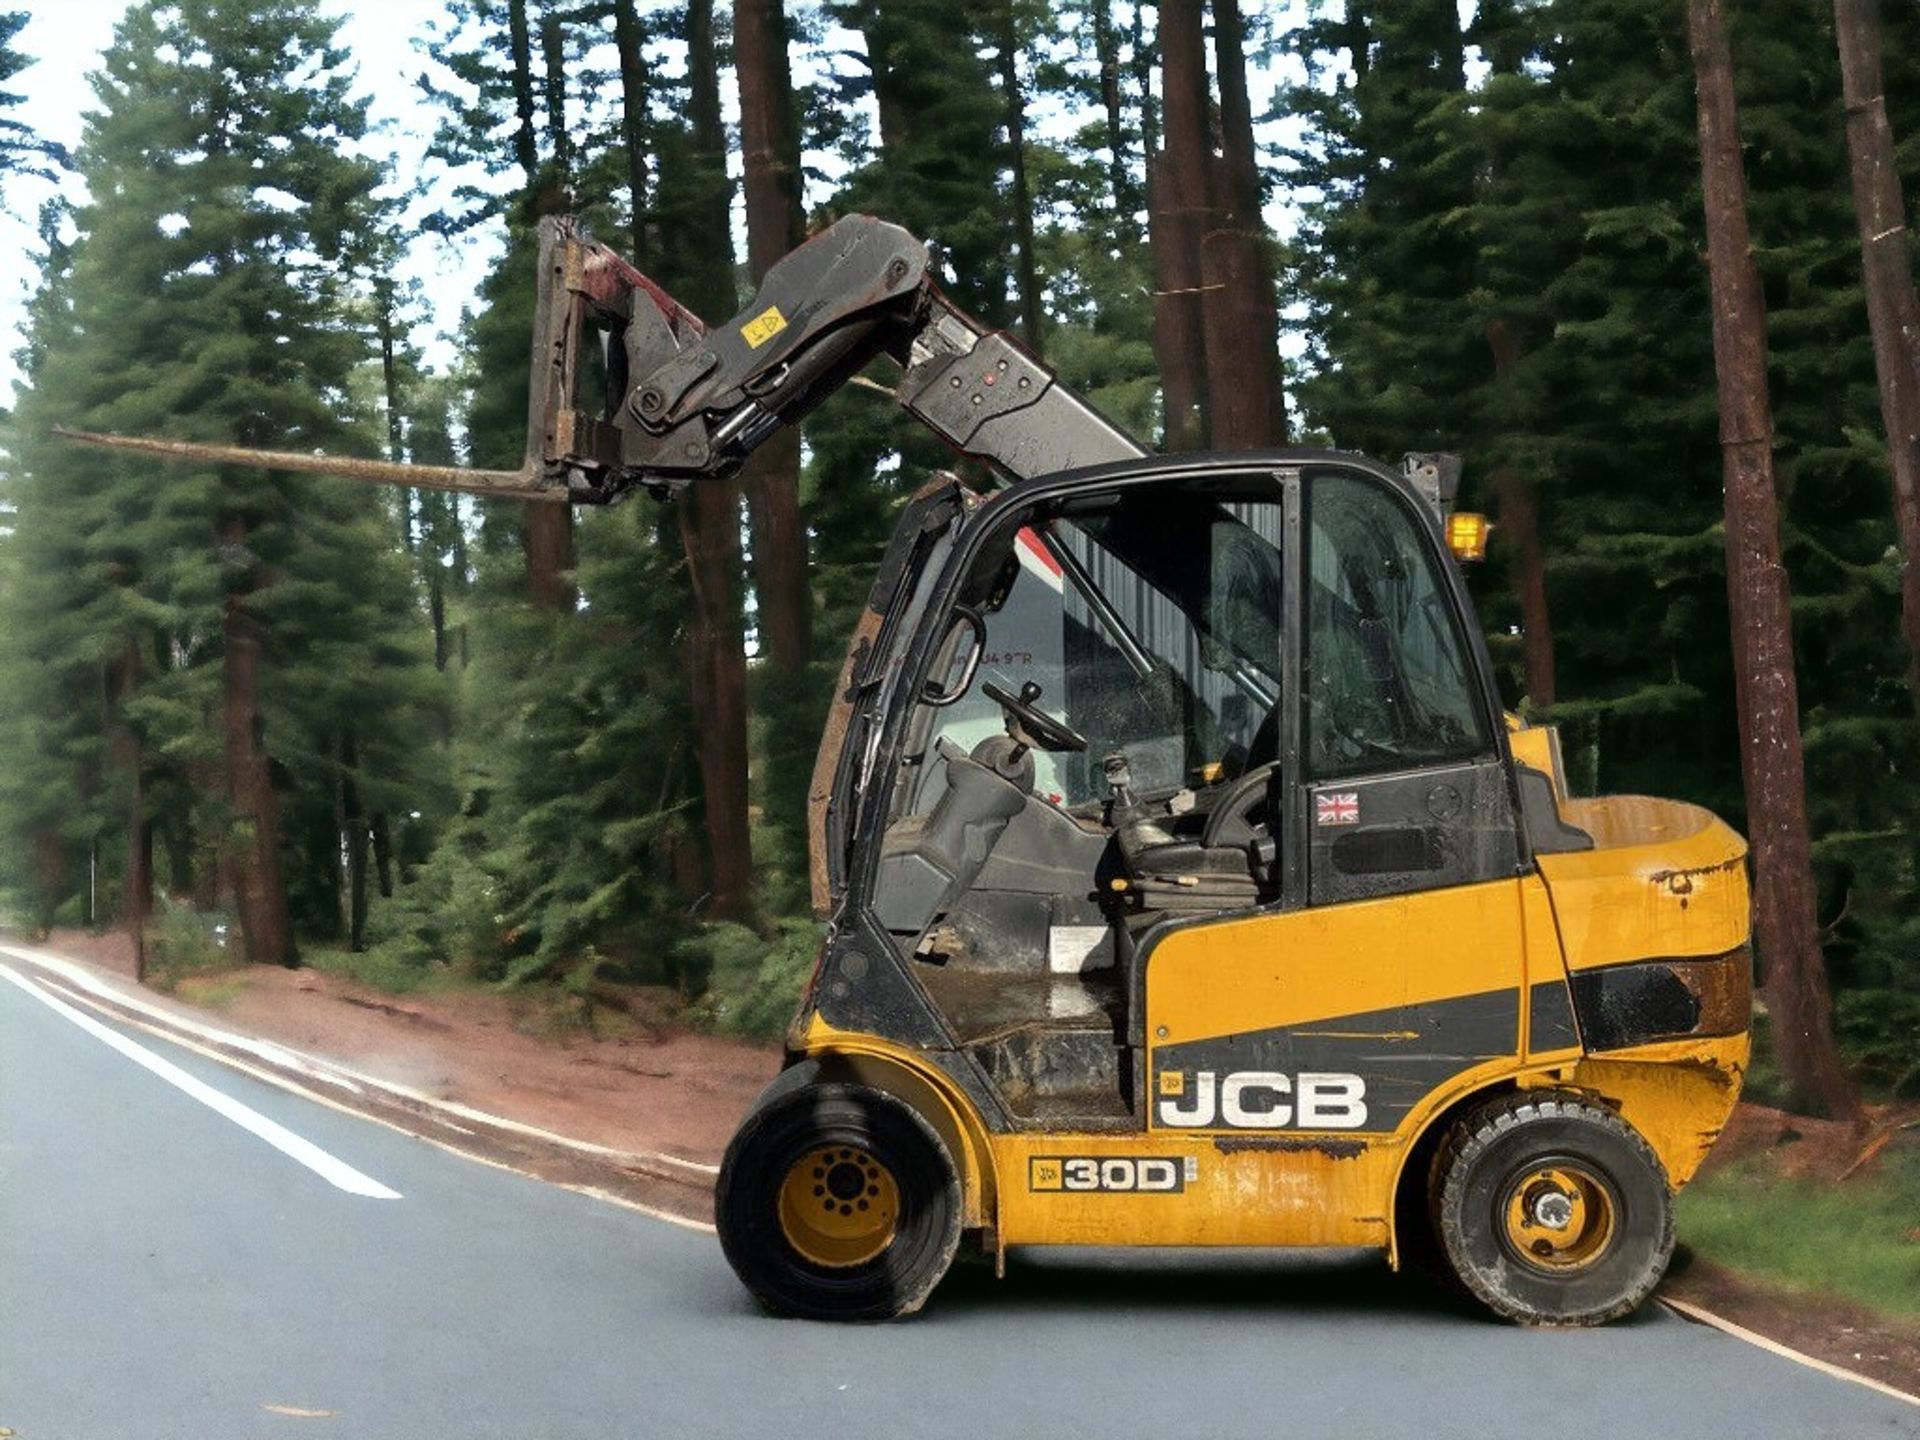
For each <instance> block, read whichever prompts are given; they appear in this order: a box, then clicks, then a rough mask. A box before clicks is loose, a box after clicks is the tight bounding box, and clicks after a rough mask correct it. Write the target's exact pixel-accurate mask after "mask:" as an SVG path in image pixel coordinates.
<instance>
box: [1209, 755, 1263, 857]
mask: <svg viewBox="0 0 1920 1440" xmlns="http://www.w3.org/2000/svg"><path fill="white" fill-rule="evenodd" d="M1279 768H1280V762H1279V761H1278V760H1270V761H1268V762H1267V763H1266V764H1265V765H1256V766H1254V767H1253V769H1251V770H1249V771H1247V773H1246V774H1244V775H1242V776H1241V777H1240V778H1239V779H1238V780H1236V781H1234V782H1233V784H1231V785H1230V786H1228V787H1227V793H1226V794H1224V795H1222V796H1221V797H1220V799H1219V801H1218V803H1216V804H1215V805H1214V807H1213V811H1212V813H1211V814H1209V815H1208V816H1207V828H1206V830H1205V831H1204V832H1203V833H1202V834H1201V836H1200V843H1201V844H1202V845H1203V846H1205V847H1206V848H1207V849H1209V850H1211V849H1214V848H1215V847H1216V846H1221V847H1227V848H1231V849H1234V850H1243V849H1245V848H1246V847H1247V846H1248V845H1249V844H1251V843H1252V841H1253V838H1254V836H1255V835H1257V834H1258V833H1259V832H1260V831H1262V830H1269V829H1270V827H1269V826H1268V824H1267V823H1266V822H1265V821H1260V822H1258V823H1256V822H1255V820H1254V818H1253V815H1254V812H1255V811H1256V810H1259V809H1260V808H1261V807H1262V806H1264V805H1265V804H1266V803H1267V792H1268V791H1269V790H1271V789H1272V788H1273V775H1274V772H1275V771H1276V770H1278V769H1279Z"/></svg>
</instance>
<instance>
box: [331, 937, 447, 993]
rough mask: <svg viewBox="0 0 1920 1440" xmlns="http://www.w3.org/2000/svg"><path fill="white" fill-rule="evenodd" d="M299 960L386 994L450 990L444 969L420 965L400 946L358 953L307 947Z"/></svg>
mask: <svg viewBox="0 0 1920 1440" xmlns="http://www.w3.org/2000/svg"><path fill="white" fill-rule="evenodd" d="M300 958H301V959H302V960H303V961H305V962H306V963H307V964H308V965H310V966H312V967H313V968H314V969H315V970H326V971H329V972H331V973H332V974H335V975H345V976H346V977H347V978H348V979H349V980H354V981H357V982H358V983H359V984H362V985H366V986H369V987H371V988H372V989H375V990H384V991H386V992H387V993H388V994H389V995H411V994H413V993H415V992H417V991H427V992H431V991H439V990H445V989H448V988H450V977H449V975H448V973H447V971H446V970H445V968H444V967H441V966H436V965H431V964H425V963H422V962H421V960H420V958H419V957H418V956H416V955H412V954H409V953H407V952H406V950H405V949H404V948H403V947H400V946H387V945H376V946H374V947H373V948H372V949H369V950H362V951H359V952H357V953H356V952H354V951H351V950H336V949H325V948H322V947H320V946H307V947H303V948H302V950H301V952H300Z"/></svg>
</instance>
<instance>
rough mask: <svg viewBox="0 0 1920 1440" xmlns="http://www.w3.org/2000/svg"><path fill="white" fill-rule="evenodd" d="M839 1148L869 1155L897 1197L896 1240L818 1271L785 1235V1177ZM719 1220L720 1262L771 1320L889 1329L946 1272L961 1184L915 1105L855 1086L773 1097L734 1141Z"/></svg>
mask: <svg viewBox="0 0 1920 1440" xmlns="http://www.w3.org/2000/svg"><path fill="white" fill-rule="evenodd" d="M835 1144H839V1145H850V1146H858V1147H860V1148H861V1149H863V1150H866V1151H867V1152H868V1153H869V1154H871V1155H872V1156H873V1157H874V1158H875V1159H876V1160H878V1161H880V1162H881V1163H882V1164H883V1165H885V1166H886V1167H887V1169H888V1170H890V1171H891V1172H892V1174H893V1180H894V1184H895V1185H896V1186H897V1187H898V1190H899V1197H900V1200H899V1204H900V1211H899V1216H898V1219H897V1220H896V1222H895V1228H894V1235H893V1239H892V1240H891V1241H890V1242H889V1243H888V1245H887V1248H886V1249H885V1250H883V1251H881V1252H880V1254H878V1255H876V1256H874V1257H873V1258H872V1259H871V1260H868V1261H865V1262H863V1263H862V1264H859V1265H852V1266H823V1265H819V1264H816V1263H814V1262H812V1261H810V1260H808V1259H807V1258H806V1257H805V1256H803V1255H801V1254H800V1253H799V1252H798V1251H797V1250H795V1249H794V1247H793V1245H792V1244H791V1243H790V1242H789V1241H788V1239H787V1237H786V1233H785V1232H784V1231H783V1230H782V1229H781V1226H780V1216H779V1209H778V1205H779V1194H780V1185H781V1181H782V1180H783V1179H784V1178H785V1176H786V1174H787V1171H788V1169H789V1167H790V1166H791V1165H792V1164H793V1162H794V1161H796V1160H798V1159H799V1158H800V1157H801V1156H802V1155H804V1154H806V1153H807V1152H808V1151H809V1150H812V1149H814V1148H815V1147H817V1146H822V1145H835ZM714 1221H715V1224H716V1225H717V1226H718V1228H719V1231H720V1248H721V1249H722V1250H724V1251H725V1252H726V1256H727V1263H728V1264H730V1265H732V1266H733V1270H734V1273H735V1274H736V1275H738V1276H739V1277H740V1280H741V1283H742V1284H744V1285H745V1286H746V1287H747V1289H748V1290H750V1291H752V1292H753V1295H754V1298H755V1299H757V1300H759V1302H760V1303H761V1304H762V1305H764V1306H765V1307H766V1308H767V1309H768V1310H770V1311H772V1312H773V1313H774V1314H776V1315H793V1316H799V1317H802V1318H805V1319H810V1320H891V1319H893V1318H895V1317H896V1316H900V1315H909V1314H912V1313H913V1312H914V1311H915V1310H918V1309H919V1308H920V1306H921V1305H922V1304H923V1303H924V1302H925V1300H926V1298H927V1296H928V1295H929V1294H930V1293H931V1292H932V1290H933V1287H934V1286H935V1285H937V1284H939V1283H940V1280H941V1277H942V1276H944V1275H945V1274H946V1273H947V1269H948V1267H949V1266H951V1265H952V1263H953V1257H954V1252H955V1251H956V1250H957V1249H958V1248H959V1245H960V1178H959V1176H958V1174H957V1173H956V1172H955V1170H954V1165H953V1158H952V1157H951V1156H950V1155H949V1154H948V1153H947V1147H946V1146H945V1145H944V1144H942V1143H941V1140H940V1137H939V1135H938V1134H936V1133H935V1132H934V1129H933V1127H932V1126H931V1125H929V1124H928V1123H927V1122H926V1120H925V1119H923V1118H922V1117H921V1116H920V1114H919V1113H918V1112H917V1111H915V1110H914V1109H913V1108H912V1107H911V1106H908V1105H906V1104H903V1103H902V1102H901V1101H898V1100H896V1099H894V1098H893V1097H892V1096H890V1095H885V1094H882V1093H881V1092H880V1091H878V1090H869V1089H867V1088H865V1087H863V1086H859V1085H809V1086H806V1087H804V1088H800V1089H796V1090H790V1091H788V1092H787V1093H784V1094H776V1095H774V1096H772V1097H771V1098H770V1101H769V1103H767V1104H764V1105H762V1106H761V1107H760V1108H759V1109H757V1110H755V1111H754V1112H753V1113H752V1114H750V1115H748V1116H747V1118H746V1120H745V1121H744V1122H743V1123H742V1124H741V1126H740V1129H739V1130H738V1131H737V1132H735V1134H734V1137H733V1141H732V1143H731V1144H729V1145H728V1146H727V1153H726V1157H725V1158H724V1159H723V1160H722V1161H721V1162H720V1179H719V1182H718V1184H717V1185H716V1186H715V1187H714Z"/></svg>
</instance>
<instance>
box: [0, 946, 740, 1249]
mask: <svg viewBox="0 0 1920 1440" xmlns="http://www.w3.org/2000/svg"><path fill="white" fill-rule="evenodd" d="M10 948H11V947H7V946H0V950H7V949H10ZM48 968H50V967H48ZM56 973H57V972H56ZM39 983H40V984H41V985H47V984H48V982H47V981H46V980H41V981H39ZM53 990H54V991H57V993H58V994H59V996H60V997H61V998H63V999H65V1000H66V1001H68V1002H69V1003H71V1004H74V1005H84V1006H86V1007H87V1008H89V1009H91V1010H93V1011H94V1012H95V1013H96V1014H98V1015H101V1016H103V1017H105V1018H106V1019H109V1020H112V1021H114V1022H115V1023H117V1024H121V1025H126V1026H129V1027H130V1028H132V1029H135V1030H138V1031H139V1032H140V1033H141V1034H143V1035H150V1036H152V1037H153V1038H154V1039H156V1040H162V1041H165V1042H166V1043H168V1044H170V1045H178V1046H179V1047H180V1048H181V1049H183V1050H187V1051H190V1052H191V1053H193V1054H195V1055H198V1056H201V1057H202V1058H203V1059H207V1060H211V1061H213V1062H214V1063H216V1064H219V1065H224V1066H225V1067H226V1068H227V1069H229V1070H233V1071H235V1072H237V1073H239V1074H242V1075H246V1076H248V1077H249V1078H251V1079H254V1080H258V1081H260V1082H262V1083H263V1084H267V1085H271V1086H273V1087H274V1088H275V1089H277V1090H283V1091H285V1092H286V1093H287V1094H290V1095H298V1096H299V1097H300V1098H301V1099H303V1100H310V1101H312V1102H313V1103H314V1104H316V1105H321V1106H324V1107H325V1108H326V1109H329V1110H336V1111H338V1112H339V1113H340V1114H342V1115H347V1116H351V1117H352V1118H354V1119H356V1120H364V1121H367V1122H369V1123H370V1124H374V1125H379V1126H381V1127H383V1128H384V1129H387V1130H391V1131H393V1133H394V1134H396V1135H404V1136H406V1137H407V1138H408V1139H410V1140H419V1141H421V1142H423V1143H424V1144H428V1145H431V1146H433V1147H434V1148H435V1149H437V1150H444V1151H446V1152H447V1154H449V1155H455V1156H458V1157H459V1158H460V1159H462V1160H467V1161H471V1162H472V1163H474V1164H476V1165H485V1166H487V1167H489V1168H490V1169H494V1170H504V1171H506V1172H507V1173H508V1174H510V1175H518V1176H520V1177H521V1178H522V1179H526V1180H534V1181H537V1182H539V1183H540V1184H542V1185H551V1186H553V1187H554V1188H555V1189H559V1190H571V1191H572V1192H573V1193H575V1194H576V1195H584V1196H586V1197H588V1198H589V1199H592V1200H598V1201H601V1202H602V1203H604V1204H607V1205H614V1206H617V1207H619V1208H620V1209H622V1210H632V1211H636V1212H637V1213H639V1214H641V1215H645V1216H646V1217H648V1218H649V1219H651V1220H660V1221H664V1222H665V1223H666V1224H669V1225H674V1226H678V1227H679V1228H681V1229H684V1230H693V1231H697V1232H699V1233H701V1234H705V1235H717V1234H718V1233H719V1231H718V1230H717V1229H715V1228H714V1226H713V1225H712V1224H711V1223H709V1222H707V1221H705V1220H696V1219H694V1218H693V1217H692V1216H690V1215H676V1214H675V1213H674V1212H673V1211H671V1210H665V1209H661V1208H659V1207H658V1206H653V1205H648V1204H646V1203H645V1202H644V1201H640V1200H630V1199H628V1198H627V1197H625V1196H623V1195H617V1194H615V1193H614V1192H613V1191H611V1190H607V1189H604V1188H602V1187H600V1186H597V1185H582V1184H580V1183H578V1182H577V1181H572V1180H558V1179H554V1178H553V1177H552V1176H548V1175H542V1174H540V1173H538V1172H537V1171H534V1170H525V1169H522V1168H521V1167H520V1166H518V1165H510V1164H508V1163H507V1162H506V1161H504V1160H500V1159H497V1158H495V1157H494V1156H492V1155H486V1154H482V1153H481V1152H480V1151H478V1150H469V1149H466V1148H464V1147H463V1146H460V1145H456V1144H454V1143H452V1142H451V1141H448V1140H443V1139H441V1138H439V1137H438V1136H435V1135H428V1134H426V1133H424V1132H423V1131H419V1130H414V1129H410V1128H409V1127H407V1126H405V1125H402V1124H401V1123H400V1122H399V1121H397V1120H394V1119H392V1118H390V1117H388V1116H385V1115H376V1114H374V1113H372V1112H371V1111H368V1110H364V1109H361V1108H360V1107H358V1106H356V1105H353V1104H350V1103H349V1102H347V1101H345V1100H342V1099H341V1098H339V1097H338V1096H337V1095H330V1094H327V1093H326V1092H324V1091H320V1090H315V1089H313V1088H312V1087H310V1086H308V1085H306V1084H303V1083H302V1082H301V1081H299V1080H296V1079H294V1078H293V1077H292V1076H290V1075H284V1074H280V1073H278V1072H276V1071H274V1070H270V1069H267V1068H265V1067H263V1066H260V1065H257V1064H254V1063H253V1062H252V1061H249V1060H243V1059H242V1058H240V1056H238V1055H234V1054H231V1053H230V1052H227V1051H223V1050H220V1049H218V1048H216V1047H215V1046H214V1045H210V1044H205V1043H202V1042H201V1041H199V1040H195V1039H192V1038H189V1037H188V1036H187V1035H185V1034H181V1033H179V1032H177V1031H175V1030H171V1029H168V1028H166V1027H164V1026H163V1025H161V1024H155V1023H151V1022H149V1021H147V1020H142V1019H139V1018H137V1017H136V1016H134V1015H128V1014H123V1013H118V1012H116V1011H114V1010H111V1009H108V1008H106V1007H107V1005H109V1004H112V1003H114V1002H115V1001H116V1000H117V998H118V997H109V996H103V995H98V994H96V993H94V992H92V991H85V992H82V991H76V990H72V989H69V988H67V987H66V986H65V985H62V984H60V983H59V982H58V981H54V982H53ZM103 1001H104V1002H105V1004H103V1003H102V1002H103ZM126 1008H127V1009H136V1008H137V1009H141V1010H144V1011H145V1012H146V1013H148V1014H152V1015H158V1016H160V1018H162V1019H163V1020H171V1019H173V1018H174V1017H172V1016H167V1015H165V1014H164V1012H159V1011H155V1010H153V1009H152V1008H151V1007H144V1006H142V1007H135V1006H131V1005H129V1006H127V1007H126ZM195 1028H196V1029H202V1030H207V1031H208V1033H210V1034H213V1035H219V1034H221V1033H222V1032H220V1031H217V1030H209V1028H208V1027H195ZM474 1113H475V1114H477V1115H484V1112H478V1111H476V1112H474ZM522 1128H523V1129H526V1130H530V1131H532V1133H533V1134H534V1135H536V1136H544V1135H545V1134H546V1132H543V1131H540V1130H537V1129H535V1128H534V1127H531V1126H527V1127H522ZM557 1138H559V1139H561V1140H563V1141H564V1140H566V1139H567V1137H565V1136H559V1137H557ZM575 1143H577V1144H579V1145H586V1144H588V1142H585V1141H581V1142H575ZM592 1149H593V1150H595V1151H598V1152H600V1153H602V1154H603V1155H605V1156H609V1157H622V1158H634V1159H640V1158H645V1157H643V1156H641V1155H638V1154H635V1153H634V1152H631V1151H625V1150H613V1149H610V1148H608V1147H606V1146H593V1147H592Z"/></svg>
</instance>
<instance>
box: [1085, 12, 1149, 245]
mask: <svg viewBox="0 0 1920 1440" xmlns="http://www.w3.org/2000/svg"><path fill="white" fill-rule="evenodd" d="M1090 9H1091V11H1092V16H1093V53H1094V58H1095V59H1096V60H1097V61H1098V62H1099V65H1100V106H1101V109H1102V110H1103V111H1104V112H1105V119H1106V132H1107V188H1108V189H1110V190H1111V191H1112V192H1113V208H1114V214H1115V216H1116V218H1117V220H1118V222H1119V232H1120V234H1121V235H1122V236H1123V237H1131V238H1132V240H1133V242H1134V243H1135V244H1138V243H1139V240H1140V226H1139V220H1138V216H1139V214H1140V210H1141V208H1142V207H1143V206H1144V205H1145V204H1146V197H1145V195H1143V194H1142V193H1141V190H1140V187H1139V185H1138V184H1136V183H1135V181H1134V178H1133V170H1132V167H1131V166H1129V165H1128V164H1127V150H1128V146H1127V112H1126V101H1125V98H1124V97H1125V90H1124V87H1123V84H1122V79H1123V77H1122V76H1121V73H1120V28H1119V27H1118V26H1117V25H1115V24H1114V23H1113V0H1093V3H1092V5H1091V6H1090Z"/></svg>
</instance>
